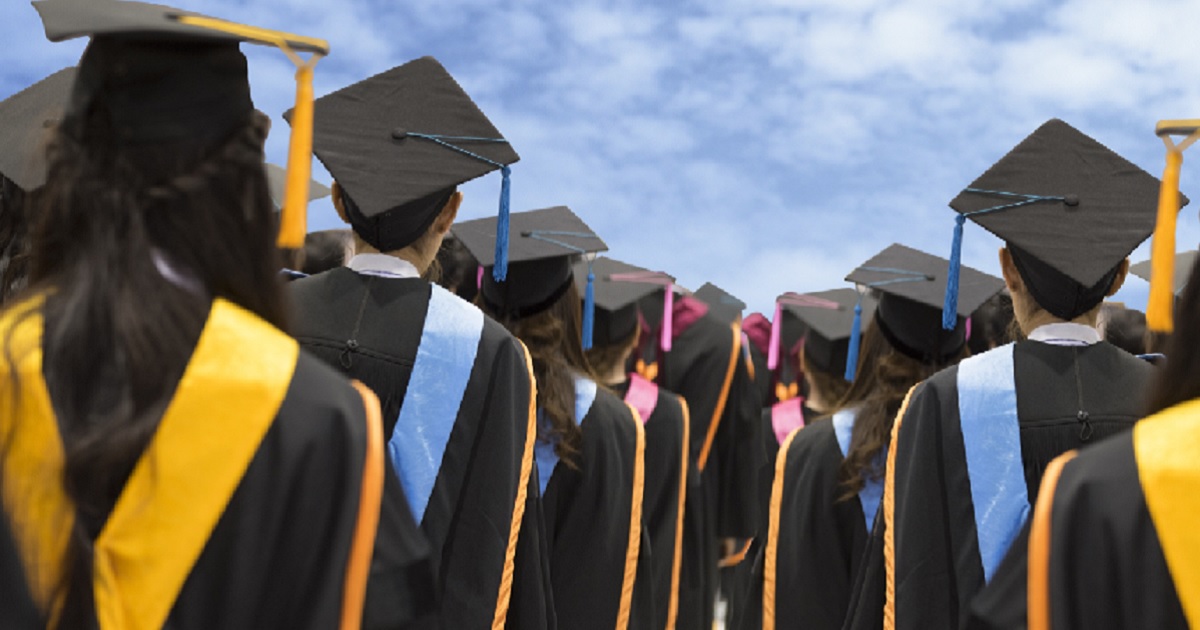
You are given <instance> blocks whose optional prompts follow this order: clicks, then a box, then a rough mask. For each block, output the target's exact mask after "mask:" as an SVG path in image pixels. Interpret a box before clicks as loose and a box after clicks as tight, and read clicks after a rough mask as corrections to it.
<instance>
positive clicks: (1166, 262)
mask: <svg viewBox="0 0 1200 630" xmlns="http://www.w3.org/2000/svg"><path fill="white" fill-rule="evenodd" d="M1155 133H1156V134H1158V137H1160V138H1162V141H1163V144H1165V145H1166V147H1167V166H1166V169H1165V170H1164V171H1163V179H1162V188H1161V189H1160V190H1159V197H1158V217H1157V221H1156V223H1155V228H1154V243H1153V244H1152V245H1151V250H1150V269H1151V274H1150V300H1149V302H1147V304H1146V327H1147V328H1149V329H1150V330H1152V331H1154V332H1171V331H1172V330H1174V328H1175V322H1174V321H1173V312H1174V303H1175V302H1174V299H1173V297H1174V295H1173V294H1174V293H1175V292H1177V291H1178V289H1177V290H1176V291H1172V288H1173V285H1176V284H1177V283H1176V282H1174V281H1173V280H1172V279H1173V278H1174V277H1175V268H1176V266H1175V265H1174V264H1172V260H1171V259H1172V258H1173V257H1174V256H1175V215H1176V214H1177V213H1178V212H1179V207H1180V203H1179V197H1180V195H1179V172H1180V171H1181V170H1182V168H1183V152H1184V151H1185V150H1187V148H1188V147H1190V146H1192V144H1194V143H1195V142H1196V140H1197V139H1200V120H1162V121H1159V123H1158V125H1157V126H1156V128H1155ZM1172 136H1185V137H1184V139H1183V140H1182V141H1181V142H1179V143H1178V144H1176V142H1175V140H1174V139H1173V138H1172ZM1183 203H1184V204H1186V203H1187V200H1186V199H1185V200H1184V202H1183ZM1176 262H1177V261H1176ZM1183 276H1184V278H1185V281H1184V283H1185V284H1186V277H1187V273H1186V272H1185V273H1184V274H1183Z"/></svg>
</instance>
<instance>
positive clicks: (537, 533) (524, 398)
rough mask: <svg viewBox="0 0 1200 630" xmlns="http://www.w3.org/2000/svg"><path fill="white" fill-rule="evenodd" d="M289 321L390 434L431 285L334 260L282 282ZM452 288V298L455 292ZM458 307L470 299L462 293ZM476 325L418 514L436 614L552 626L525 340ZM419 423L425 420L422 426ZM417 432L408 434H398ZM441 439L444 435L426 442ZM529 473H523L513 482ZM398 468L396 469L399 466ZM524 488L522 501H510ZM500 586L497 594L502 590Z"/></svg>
mask: <svg viewBox="0 0 1200 630" xmlns="http://www.w3.org/2000/svg"><path fill="white" fill-rule="evenodd" d="M288 288H289V290H290V293H291V298H292V302H293V307H294V316H293V320H294V323H293V332H294V334H295V336H296V338H297V340H299V341H300V343H301V344H302V345H303V346H304V347H305V348H306V349H308V350H309V351H311V352H312V353H313V354H315V355H317V356H318V357H320V358H321V359H323V360H324V361H325V362H326V363H328V364H329V365H331V366H333V367H334V368H335V369H337V370H339V371H341V372H342V373H343V374H345V375H346V376H348V377H350V378H354V379H357V380H359V381H361V382H363V383H364V384H366V385H367V386H368V387H370V388H371V389H372V390H373V391H375V393H376V394H377V395H378V396H379V398H380V402H381V405H382V407H383V420H384V436H385V439H392V438H393V432H394V430H395V427H396V426H397V422H398V419H399V417H400V414H401V412H402V409H403V406H404V402H405V399H406V398H405V397H406V394H407V393H408V385H409V381H410V378H411V377H412V375H413V372H414V366H415V364H416V362H417V357H418V350H419V347H420V344H421V342H422V338H423V335H424V330H425V325H426V315H427V313H428V311H429V309H430V307H431V295H432V293H431V292H432V291H433V286H432V285H431V284H429V283H428V282H426V281H424V280H420V279H415V278H384V277H377V276H368V275H363V274H359V273H356V272H354V271H352V270H351V269H349V268H345V267H342V268H337V269H333V270H331V271H328V272H325V273H321V274H317V275H314V276H311V277H308V278H303V279H300V280H296V281H295V282H292V283H290V284H289V285H288ZM453 299H454V300H457V298H453ZM460 306H462V307H463V308H468V309H474V307H473V306H470V305H467V304H466V303H465V302H463V303H461V304H460ZM478 316H479V317H482V318H483V323H482V333H481V334H480V337H479V342H478V347H477V348H476V352H475V360H474V365H473V366H470V367H469V378H468V380H467V381H466V384H465V391H462V392H450V393H449V394H447V393H445V392H442V391H431V392H423V393H424V394H425V395H427V396H447V395H460V394H461V403H460V404H459V407H458V412H457V417H456V418H454V420H453V427H438V429H440V430H442V431H445V435H447V436H448V437H447V438H446V439H445V441H444V448H445V450H444V453H443V454H442V456H441V460H440V467H439V468H438V469H437V473H436V478H435V479H434V480H433V481H432V483H431V486H430V489H429V490H428V493H429V496H428V503H427V507H426V509H425V511H424V514H423V515H418V518H419V520H420V523H421V529H422V531H424V532H425V535H426V537H427V538H428V539H429V542H430V545H431V546H432V549H433V555H434V558H436V564H437V567H438V575H439V582H438V587H437V593H438V596H439V599H440V601H441V623H442V625H443V626H445V627H448V628H453V627H463V628H477V627H490V626H491V625H492V621H493V618H494V617H495V616H497V615H498V614H501V615H502V614H504V612H503V610H501V611H500V612H499V613H498V612H497V611H498V609H502V608H503V607H504V605H505V593H506V592H508V587H507V584H508V583H511V595H510V597H511V599H510V600H508V601H509V602H510V603H509V604H508V608H507V622H508V626H509V627H519V628H543V627H552V626H553V618H552V615H553V613H552V609H553V603H552V601H551V600H550V595H549V581H548V576H546V575H545V572H544V560H545V559H544V558H542V557H541V552H540V549H541V548H542V545H541V543H539V542H538V541H537V540H536V539H537V538H539V537H541V536H543V535H544V533H543V532H542V528H543V524H542V522H541V521H540V519H538V518H522V515H523V514H524V513H528V512H529V510H530V508H531V507H533V506H535V505H536V503H537V498H538V486H537V482H536V474H532V473H531V469H532V462H533V454H532V442H531V441H530V440H531V439H532V435H531V431H530V430H529V429H530V427H531V425H532V423H533V420H532V418H531V408H532V406H531V401H530V398H531V396H532V375H531V371H530V370H531V368H530V366H529V363H528V361H527V354H526V352H525V350H524V347H523V346H522V345H521V344H520V343H519V342H518V341H516V340H515V339H514V338H513V337H512V336H511V335H510V334H509V333H508V332H507V331H506V330H504V329H503V327H501V326H500V325H499V324H497V323H496V322H494V321H493V320H491V319H489V318H486V317H483V316H482V315H481V314H479V315H478ZM421 433H422V435H424V434H425V432H424V431H422V432H421ZM410 436H411V439H417V436H416V435H412V434H409V435H404V436H395V437H396V438H397V439H410ZM434 446H435V447H436V446H442V445H441V444H438V445H434ZM522 474H525V475H527V476H528V481H527V482H526V484H525V485H524V488H522V487H521V484H520V483H519V480H520V478H521V476H522ZM402 480H403V476H402ZM522 490H523V491H524V492H525V502H524V510H517V509H514V508H515V506H516V501H517V498H518V495H519V493H520V492H521V491H522ZM519 518H520V519H521V521H520V523H519V535H520V538H519V539H518V541H517V542H518V545H519V546H518V547H517V553H516V557H515V560H514V562H515V566H514V567H513V569H512V574H511V576H510V577H506V576H505V563H506V557H507V556H506V554H507V553H509V546H510V536H511V534H512V532H511V531H510V528H511V527H512V524H513V523H514V522H515V521H516V519H519ZM498 594H499V595H498Z"/></svg>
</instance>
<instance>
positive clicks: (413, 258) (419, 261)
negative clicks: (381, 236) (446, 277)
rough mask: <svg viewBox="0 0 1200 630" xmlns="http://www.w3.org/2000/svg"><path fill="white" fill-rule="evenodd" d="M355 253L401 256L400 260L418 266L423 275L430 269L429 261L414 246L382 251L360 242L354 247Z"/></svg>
mask: <svg viewBox="0 0 1200 630" xmlns="http://www.w3.org/2000/svg"><path fill="white" fill-rule="evenodd" d="M354 253H356V254H383V255H384V256H391V257H393V258H399V259H400V260H403V261H405V262H408V263H409V264H411V265H412V266H414V267H416V268H417V271H418V272H420V273H421V274H422V275H424V274H425V272H426V271H428V270H429V262H428V261H426V260H425V257H424V256H421V255H420V253H418V252H417V250H416V248H415V247H413V246H409V247H405V248H404V249H397V250H393V251H390V252H381V251H379V250H378V249H375V248H374V247H372V246H370V245H369V244H367V243H366V242H359V243H357V244H356V246H355V248H354Z"/></svg>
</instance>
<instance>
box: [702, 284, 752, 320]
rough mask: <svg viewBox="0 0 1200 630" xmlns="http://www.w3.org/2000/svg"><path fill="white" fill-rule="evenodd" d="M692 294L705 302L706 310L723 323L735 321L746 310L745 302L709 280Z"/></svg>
mask: <svg viewBox="0 0 1200 630" xmlns="http://www.w3.org/2000/svg"><path fill="white" fill-rule="evenodd" d="M692 296H693V297H695V298H696V299H697V300H700V301H701V302H704V303H705V304H707V305H708V309H709V310H708V312H709V313H712V314H713V316H714V317H716V318H717V319H719V320H720V321H721V322H722V323H724V324H732V323H733V322H734V321H737V319H738V318H740V317H741V316H742V311H744V310H746V303H745V302H743V301H741V300H739V299H737V298H736V297H734V296H733V295H732V294H730V293H729V292H728V291H725V290H724V289H722V288H721V287H718V286H717V285H715V284H713V283H711V282H706V283H704V286H702V287H700V288H699V289H696V292H695V293H693V294H692Z"/></svg>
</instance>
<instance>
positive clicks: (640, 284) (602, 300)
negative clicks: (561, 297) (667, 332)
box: [575, 256, 673, 347]
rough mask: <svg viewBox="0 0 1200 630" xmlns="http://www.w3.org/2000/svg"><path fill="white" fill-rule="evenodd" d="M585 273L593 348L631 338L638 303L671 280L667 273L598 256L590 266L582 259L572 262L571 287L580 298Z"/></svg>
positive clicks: (582, 293)
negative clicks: (590, 293)
mask: <svg viewBox="0 0 1200 630" xmlns="http://www.w3.org/2000/svg"><path fill="white" fill-rule="evenodd" d="M589 272H590V274H591V275H592V277H593V281H592V284H593V291H594V292H595V313H596V314H595V324H594V325H593V328H592V345H593V346H597V347H603V346H609V345H612V344H615V343H620V342H622V341H624V340H626V339H628V338H629V337H630V336H631V335H633V332H634V331H635V330H637V328H638V324H639V317H638V315H639V311H638V300H640V299H642V298H644V297H646V296H647V295H650V294H652V293H656V292H659V291H662V290H663V287H664V286H666V284H667V283H669V282H672V281H673V278H671V277H670V276H668V275H667V274H664V273H661V272H656V271H650V270H649V269H643V268H641V267H635V266H634V265H630V264H628V263H623V262H621V261H619V260H613V259H611V258H605V257H602V256H601V257H598V258H596V260H595V261H593V262H592V263H591V264H588V262H587V261H582V260H581V261H578V262H576V263H575V288H577V289H579V292H580V294H581V295H586V293H587V285H588V275H589ZM585 301H586V300H585ZM585 310H586V304H585Z"/></svg>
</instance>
